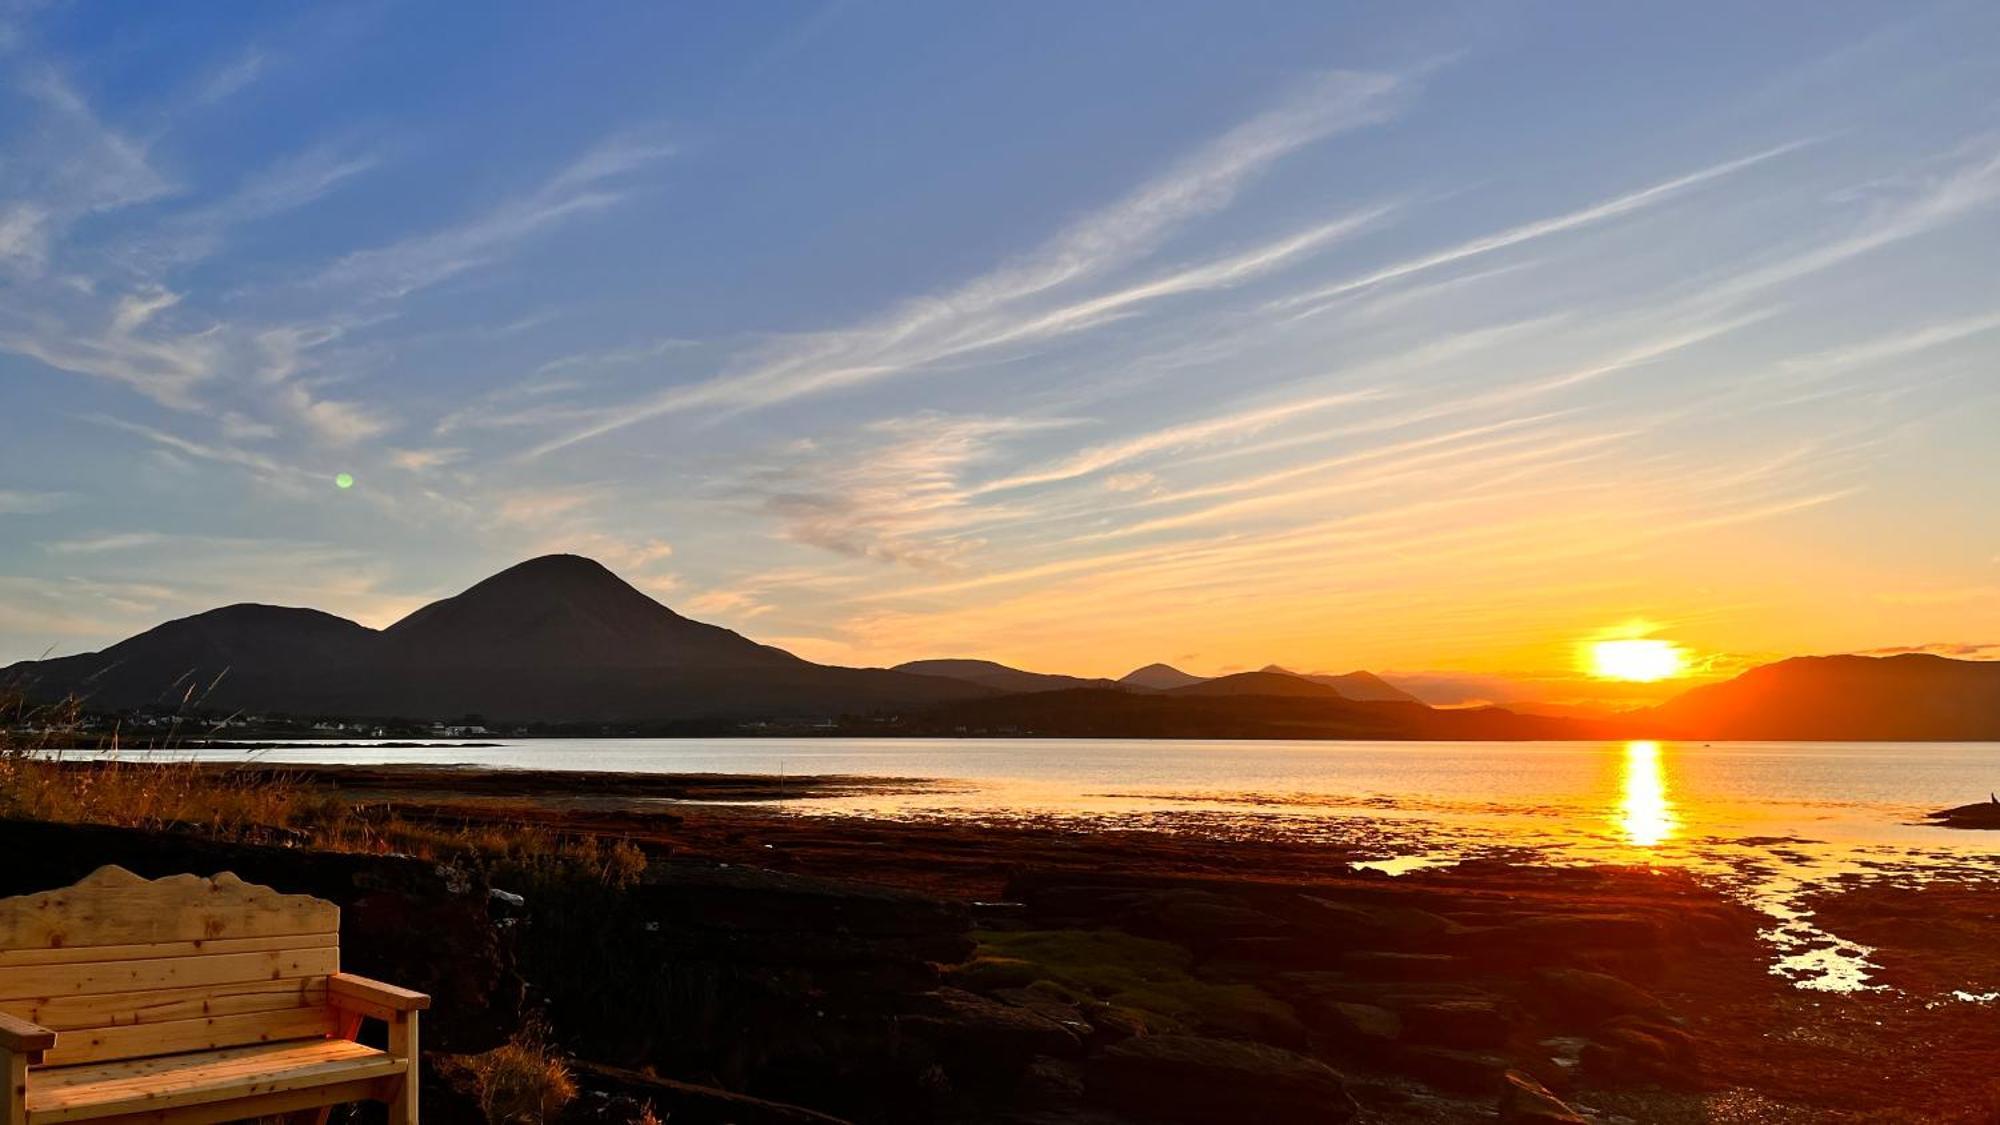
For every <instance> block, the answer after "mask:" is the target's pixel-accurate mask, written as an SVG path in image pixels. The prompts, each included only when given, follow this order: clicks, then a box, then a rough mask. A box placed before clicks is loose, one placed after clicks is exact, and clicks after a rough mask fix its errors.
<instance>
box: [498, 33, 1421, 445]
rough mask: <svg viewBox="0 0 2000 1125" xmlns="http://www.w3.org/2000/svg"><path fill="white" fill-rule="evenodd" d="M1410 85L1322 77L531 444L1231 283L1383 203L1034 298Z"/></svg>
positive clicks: (1083, 275)
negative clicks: (926, 269) (972, 255)
mask: <svg viewBox="0 0 2000 1125" xmlns="http://www.w3.org/2000/svg"><path fill="white" fill-rule="evenodd" d="M1408 85H1409V83H1408V80H1405V79H1399V78H1397V77H1394V76H1391V75H1386V74H1361V73H1351V72H1342V73H1336V74H1331V75H1327V76H1324V77H1322V78H1320V79H1318V80H1317V81H1315V82H1313V83H1311V84H1309V85H1308V86H1307V87H1306V88H1305V89H1304V90H1302V91H1301V92H1299V93H1297V94H1295V95H1294V96H1292V97H1291V98H1289V99H1288V100H1286V101H1285V102H1284V103H1282V104H1281V105H1279V106H1278V107H1277V108H1275V109H1272V110H1270V111H1268V112H1266V113H1263V114H1260V115H1259V116H1257V117H1255V118H1252V119H1251V120H1249V121H1247V122H1245V123H1243V124H1242V125H1239V126H1237V127H1236V128H1234V129H1231V130H1229V131H1228V132H1227V133H1225V134H1223V135H1222V136H1221V137H1219V138H1217V139H1215V140H1213V141H1211V142H1210V143H1208V144H1207V145H1205V146H1203V147H1202V148H1200V149H1199V150H1197V151H1196V152H1195V153H1193V154H1192V155H1190V156H1188V157H1186V158H1184V159H1182V160H1181V161H1179V162H1178V163H1176V164H1175V165H1174V166H1172V167H1171V168H1170V169H1169V170H1168V171H1167V172H1165V173H1164V174H1162V175H1160V176H1157V177H1155V178H1153V179H1152V180H1149V181H1147V182H1146V183H1144V184H1142V185H1140V186H1139V187H1138V188H1137V189H1135V190H1134V191H1132V192H1130V193H1128V194H1127V195H1126V196H1125V197H1123V198H1122V199H1120V200H1118V201H1116V202H1114V203H1112V204H1111V205H1109V206H1107V207H1104V208H1101V209H1099V210H1097V211H1095V212H1093V213H1091V214H1089V215H1087V216H1086V217H1085V218H1083V219H1082V220H1079V221H1078V222H1076V223H1074V224H1072V225H1071V226H1070V227H1069V228H1068V229H1067V230H1065V231H1063V232H1062V233H1060V234H1058V235H1057V236H1055V237H1054V238H1052V239H1051V240H1049V241H1048V242H1047V243H1045V244H1043V245H1042V246H1041V247H1039V248H1038V249H1036V250H1034V251H1032V252H1030V253H1028V254H1027V255H1025V256H1024V257H1022V258H1021V259H1019V260H1017V261H1014V262H1010V263H1008V264H1005V265H1002V266H1000V267H999V268H997V269H995V270H993V271H991V272H989V273H987V274H985V275H983V276H980V277H978V278H975V279H973V280H972V281H970V282H967V283H964V284H962V285H959V286H956V287H954V288H952V289H949V290H946V291H944V292H941V293H938V294H935V295H931V296H926V297H921V298H916V299H913V300H910V301H907V302H905V303H903V304H902V305H901V306H900V307H898V308H896V309H895V310H893V311H891V312H890V313H888V314H886V315H884V316H882V317H880V318H877V319H875V320H872V321H868V322H865V323H863V324H861V325H858V326H856V327H854V328H850V329H846V330H842V331H837V332H827V333H818V334H814V335H811V336H808V337H806V338H805V339H804V340H803V341H801V342H799V343H795V344H790V345H787V346H785V347H783V348H781V349H779V350H777V351H776V352H775V353H772V354H763V355H756V356H753V357H750V358H749V359H748V360H747V361H745V362H744V363H742V364H740V365H739V368H738V369H737V370H734V371H729V372H725V373H724V374H723V375H720V376H718V377H716V378H714V379H711V380H709V381H706V382H701V383H695V384H691V385H686V386H681V387H676V388H673V389H671V390H668V391H664V392H661V393H659V394H656V395H654V396H652V397H650V398H648V399H644V400H641V401H639V402H635V403H629V404H626V405H623V406H619V407H616V408H613V409H609V410H606V411H603V412H601V413H600V415H599V416H598V417H597V418H596V419H595V420H594V421H593V422H591V423H590V424H588V425H585V426H583V427H580V428H577V429H574V430H572V431H570V432H569V433H567V434H564V435H562V436H560V437H557V438H555V439H552V440H550V441H547V442H544V443H542V444H541V445H539V446H537V447H535V448H534V449H533V450H531V451H530V455H531V456H540V455H543V454H547V453H550V452H553V451H555V450H558V449H562V448H565V447H567V446H570V445H574V444H576V443H577V442H581V441H586V440H589V439H592V438H596V437H601V436H603V435H605V434H608V433H611V432H613V431H615V430H619V429H622V428H624V427H626V426H630V425H633V424H634V423H637V422H641V421H644V420H646V419H649V418H656V417H660V416H662V415H665V414H671V413H676V412H679V411H685V410H696V409H743V408H755V407H762V406H770V405H774V404H776V403H780V402H786V401H790V400H792V399H796V398H800V397H803V396H807V395H814V394H820V393H824V392H827V391H831V390H835V389H838V388H845V387H854V386H858V385H862V384H867V383H873V382H877V381H880V380H883V379H888V378H893V377H896V376H899V375H904V374H908V373H910V372H912V371H915V370H919V369H922V368H924V367H926V366H928V365H930V364H935V363H938V362H940V361H943V360H946V359H951V358H953V357H959V356H964V355H967V354H969V353H973V352H977V351H981V350H985V349H989V348H995V347H999V346H1002V345H1009V344H1021V343H1024V342H1027V341H1031V340H1034V339H1038V338H1043V337H1046V336H1049V335H1055V334H1061V333H1065V332H1069V331H1074V330H1076V329H1078V328H1080V327H1083V326H1087V325H1090V324H1093V323H1097V322H1099V321H1100V320H1101V319H1102V318H1103V317H1105V316H1108V315H1111V314H1113V313H1115V312H1117V311H1119V310H1121V309H1124V308H1128V307H1131V306H1134V305H1136V304H1138V303H1140V302H1142V301H1145V300H1150V299H1154V298H1157V297H1163V296H1167V295H1170V294H1173V293H1179V292H1188V291H1192V290H1195V289H1200V288H1211V287H1216V286H1222V285H1229V284H1234V283H1237V282H1240V281H1242V280H1243V279H1245V278H1247V277H1249V276H1252V275H1254V274H1256V273H1259V272H1262V271H1264V270H1268V269H1272V268H1276V267H1277V266H1279V265H1282V264H1284V263H1285V262H1288V261H1291V260H1294V259H1296V258H1297V257H1298V256H1300V255H1302V254H1304V253H1306V252H1308V251H1310V250H1312V249H1314V248H1316V247H1319V246H1322V245H1325V244H1326V243H1328V242H1330V241H1332V240H1334V239H1336V238H1338V237H1340V236H1342V235H1344V234H1347V233H1351V232H1352V231H1354V230H1357V229H1360V227H1362V226H1364V225H1366V223H1367V222H1371V221H1373V220H1374V219H1376V218H1379V217H1380V213H1379V212H1375V211H1371V212H1364V213H1363V214H1362V215H1358V216H1349V217H1346V218H1343V219H1340V220H1335V221H1334V222H1331V223H1327V224H1323V225H1320V226H1317V227H1315V228H1313V229H1311V230H1308V231H1306V232H1302V233H1296V234H1293V235H1288V236H1286V237H1284V238H1282V239H1280V240H1278V241H1277V242H1276V243H1273V244H1272V245H1269V246H1266V247H1262V248H1259V249H1256V250H1252V251H1249V252H1246V253H1242V254H1239V255H1234V256H1231V257H1230V258H1227V259H1222V260H1218V261H1215V262H1211V263H1208V264H1206V265H1204V266H1200V267H1196V268H1194V269H1190V270H1185V271H1181V272H1179V273H1176V274H1174V275H1171V276H1169V277H1166V278H1161V279H1156V280H1155V281H1153V282H1151V283H1147V284H1143V285H1140V286H1137V287H1133V288H1130V289H1126V290H1123V291H1117V292H1111V293H1100V294H1095V295H1089V296H1084V297H1080V298H1077V299H1075V300H1073V301H1071V302H1067V303H1065V304H1063V305H1059V306H1056V307H1049V306H1046V305H1042V304H1038V303H1036V299H1037V298H1040V297H1042V296H1043V295H1045V294H1050V293H1053V292H1054V291H1056V290H1059V289H1061V288H1063V287H1065V286H1069V285H1073V284H1077V283H1080V282H1082V281H1084V280H1086V279H1089V278H1093V277H1097V276H1100V275H1102V274H1104V273H1106V272H1107V271H1109V270H1111V269H1113V268H1114V267H1119V266H1123V265H1126V264H1128V263H1130V262H1132V261H1134V260H1135V259H1137V258H1139V257H1141V256H1143V255H1144V254H1146V253H1148V252H1150V251H1152V250H1153V249H1154V248H1155V247H1156V246H1157V245H1158V244H1159V242H1160V241H1161V240H1162V239H1164V238H1165V237H1167V236H1168V235H1169V234H1170V233H1171V232H1173V231H1174V230H1176V229H1177V228H1179V227H1180V226H1181V225H1182V224H1184V223H1186V222H1187V221H1189V220H1190V219H1193V218H1195V217H1197V216H1201V215H1205V214H1209V213H1211V212H1214V211H1216V210H1218V209H1220V208H1223V207H1225V206H1227V205H1228V204H1229V203H1230V202H1231V201H1232V200H1233V199H1234V198H1235V197H1236V195H1237V193H1238V192H1239V191H1241V190H1242V189H1243V187H1244V186H1245V185H1246V184H1248V183H1249V182H1250V181H1252V180H1253V179H1254V178H1256V177H1257V176H1258V175H1260V174H1261V173H1263V172H1264V171H1266V170H1267V169H1269V168H1270V167H1271V166H1272V165H1274V164H1276V163H1277V162H1278V161H1280V160H1282V159H1283V158H1284V157H1286V156H1288V155H1290V154H1292V153H1294V152H1296V151H1298V150H1299V149H1301V148H1304V147H1305V146H1307V145H1310V144H1312V143H1314V142H1317V141H1320V140H1322V139H1324V138H1326V137H1329V136H1332V135H1334V134H1337V133H1341V132H1345V131H1349V130H1353V129H1359V128H1363V127H1365V126H1368V125H1373V124H1377V123H1380V122H1382V121H1385V120H1387V119H1388V118H1389V117H1391V116H1392V115H1393V114H1394V112H1395V111H1396V108H1397V106H1398V104H1399V102H1400V100H1401V98H1402V96H1403V95H1404V94H1405V93H1406V90H1407V87H1408Z"/></svg>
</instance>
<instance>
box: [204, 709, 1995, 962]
mask: <svg viewBox="0 0 2000 1125" xmlns="http://www.w3.org/2000/svg"><path fill="white" fill-rule="evenodd" d="M176 756H183V757H184V756H189V755H188V754H187V753H186V752H177V753H176ZM196 756H200V757H203V758H212V759H217V760H229V761H241V760H243V759H244V758H245V756H246V755H245V753H244V752H243V751H241V750H228V751H221V750H218V751H208V752H200V753H198V755H196ZM253 756H254V757H256V758H257V759H258V760H260V761H265V762H272V763H284V762H298V763H308V762H349V763H355V764H369V765H375V764H395V763H427V764H463V765H471V766H486V767H496V768H523V769H570V770H588V771H635V772H648V773H652V772H659V773H693V772H714V773H751V774H763V775H781V776H805V775H818V776H825V775H830V774H840V775H858V776H869V777H896V778H911V779H925V778H927V779H933V780H930V781H923V782H915V783H911V784H904V785H897V786H891V787H887V788H885V789H882V790H878V791H866V792H859V793H851V794H849V795H844V796H836V797H829V798H815V799H792V800H785V801H777V802H767V804H771V805H776V806H778V807H782V808H783V809H784V810H786V811H788V812H794V813H800V814H810V815H822V816H841V815H865V816H886V817H893V818H899V819H916V820H923V819H949V820H974V821H979V822H987V823H1032V824H1042V825H1048V826H1052V827H1060V826H1073V827H1093V828H1097V827H1103V828H1121V829H1139V830H1158V831H1185V832H1198V833H1202V834H1204V835H1213V836H1219V837H1224V838H1251V837H1261V838H1272V837H1276V838H1283V839H1291V840H1299V841H1304V842H1321V843H1325V844H1327V845H1328V846H1330V847H1339V848H1342V849H1343V850H1346V851H1349V852H1351V853H1353V854H1354V855H1355V856H1356V858H1357V859H1358V860H1360V861H1362V862H1365V863H1369V864H1370V865H1371V866H1375V867H1377V868H1378V869H1384V870H1391V871H1405V870H1415V869H1418V868H1420V867H1422V866H1430V865H1436V864H1438V863H1443V862H1450V861H1452V860H1454V859H1458V858H1462V857H1466V856H1473V855H1481V854H1488V855H1491V854H1505V855H1514V856H1518V855H1522V854H1531V855H1533V856H1535V857H1537V858H1539V859H1542V860H1544V861H1547V862H1558V863H1578V862H1583V863H1641V864H1656V865H1666V866H1676V867H1684V868H1688V869H1691V870H1695V871H1698V872H1701V873H1704V874H1706V875H1710V876H1715V877H1718V878H1721V879H1724V880H1726V881H1727V882H1728V883H1729V884H1730V885H1731V886H1733V887H1735V888H1737V889H1738V890H1739V891H1740V892H1741V893H1742V894H1744V895H1745V897H1746V898H1747V900H1748V901H1750V902H1752V903H1754V904H1755V905H1756V906H1758V908H1759V909H1761V910H1763V911H1765V912H1766V913H1767V914H1769V915H1770V916H1771V917H1772V923H1773V924H1772V927H1771V928H1770V930H1769V931H1768V932H1767V936H1769V937H1770V938H1771V940H1772V941H1773V942H1774V943H1775V944H1776V945H1777V946H1778V947H1779V951H1780V954H1781V957H1780V960H1779V963H1778V965H1777V966H1776V971H1781V972H1785V973H1787V974H1789V975H1794V976H1795V978H1796V979H1801V980H1802V981H1803V982H1805V983H1808V984H1810V985H1815V986H1821V987H1854V986H1856V985H1859V984H1861V983H1863V981H1864V980H1865V974H1866V968H1867V966H1866V953H1867V951H1866V950H1864V949H1861V948H1860V947H1858V946H1853V945H1851V943H1842V942H1839V941H1838V940H1837V939H1833V938H1831V937H1830V936H1829V935H1825V934H1822V933H1820V932H1819V931H1817V930H1815V929H1813V927H1812V925H1811V920H1810V919H1809V918H1808V917H1806V916H1804V915H1803V914H1802V913H1801V912H1800V910H1799V907H1798V903H1799V902H1800V901H1801V900H1802V899H1803V897H1804V896H1805V895H1806V894H1808V893H1810V892H1811V891H1812V890H1814V889H1816V888H1818V887H1820V886H1823V885H1825V884H1826V882H1827V881H1828V880H1829V879H1830V878H1832V877H1834V876H1836V875H1842V874H1863V875H1870V876H1874V877H1891V878H1911V877H1922V876H1924V875H1926V874H1931V873H1937V872H1941V871H1947V870H1949V871H1956V872H1967V873H1976V874H1981V875H1986V876H1992V877H1996V878H2000V860H1996V858H1995V856H1994V854H1993V852H1994V840H1993V839H1992V838H1990V835H1989V836H1985V837H1982V835H1981V834H1980V833H1975V832H1955V831H1952V830H1948V829H1940V828H1935V827H1930V826H1927V825H1922V824H1919V823H1915V822H1916V821H1917V820H1918V818H1920V816H1921V814H1922V813H1923V812H1925V811H1928V810H1930V809H1935V808H1941V807H1944V806H1948V805H1956V804H1961V803H1963V802H1965V801H1967V800H1971V799H1972V797H1968V796H1967V794H1968V793H1970V794H1972V795H1973V796H1978V795H1980V794H1983V793H1985V792H1986V791H1987V790H1988V789H1989V788H1992V787H1993V784H1994V779H1995V775H1996V774H2000V745H1995V744H1986V743H1917V744H1856V743H1716V744H1698V743H1677V742H1650V741H1642V742H1520V743H1498V742H1472V743H1410V742H1237V741H1205V742H1203V741H1163V740H1135V739H1020V740H1007V739H675V740H640V739H600V740H569V739H545V740H520V741H516V742H510V743H503V744H501V745H498V746H486V747H452V746H433V747H417V748H408V747H397V748H391V747H358V748H357V747H335V746H318V745H311V744H292V745H287V746H285V747H282V748H279V749H275V750H269V751H260V752H257V753H256V754H255V755H253Z"/></svg>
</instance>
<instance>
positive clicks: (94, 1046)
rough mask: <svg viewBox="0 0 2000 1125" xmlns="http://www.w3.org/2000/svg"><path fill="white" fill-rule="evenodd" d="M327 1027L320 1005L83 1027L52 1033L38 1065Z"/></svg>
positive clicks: (266, 1039)
mask: <svg viewBox="0 0 2000 1125" xmlns="http://www.w3.org/2000/svg"><path fill="white" fill-rule="evenodd" d="M333 1032H334V1017H333V1012H332V1011H331V1010H329V1009H326V1008H297V1009H293V1010H291V1011H283V1012H250V1013H246V1014H244V1015H237V1016H208V1017H205V1018H202V1019H193V1020H175V1021H173V1022H171V1023H151V1024H138V1025H135V1026H132V1027H99V1028H89V1029H84V1030H78V1031H65V1032H62V1033H61V1034H60V1035H58V1036H57V1038H56V1045H55V1049H54V1050H52V1051H49V1052H48V1053H47V1054H46V1055H45V1056H44V1066H45V1067H59V1066H71V1065H75V1064H77V1063H87V1062H99V1061H102V1060H106V1059H133V1058H138V1057H141V1056H145V1055H166V1054H176V1053H179V1052H182V1051H213V1050H217V1049H219V1048H223V1047H234V1046H238V1045H242V1044H246V1043H277V1042H283V1041H286V1040H291V1039H307V1038H313V1037H325V1036H328V1035H331V1034H333ZM39 1081H41V1077H40V1072H37V1074H36V1076H35V1077H34V1078H33V1079H32V1080H31V1081H30V1085H31V1086H32V1085H33V1084H34V1083H35V1082H39Z"/></svg>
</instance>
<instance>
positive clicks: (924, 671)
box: [890, 660, 1118, 692]
mask: <svg viewBox="0 0 2000 1125" xmlns="http://www.w3.org/2000/svg"><path fill="white" fill-rule="evenodd" d="M890 671H893V672H909V673H911V674H913V675H918V676H942V677H944V678H945V679H948V680H963V681H965V682H966V683H972V684H980V685H983V686H985V687H990V688H994V689H997V690H999V691H1008V692H1025V691H1064V690H1067V689H1069V688H1115V687H1117V686H1118V684H1117V681H1115V680H1093V679H1085V678H1084V677H1082V676H1062V675H1056V674H1052V673H1048V672H1028V671H1023V670H1022V669H1020V668H1010V667H1008V666H1007V665H1005V664H999V663H996V662H994V661H991V660H912V661H910V662H908V663H906V664H898V665H896V666H895V667H894V668H892V669H890Z"/></svg>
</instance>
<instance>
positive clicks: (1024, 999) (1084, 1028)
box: [992, 981, 1097, 1040]
mask: <svg viewBox="0 0 2000 1125" xmlns="http://www.w3.org/2000/svg"><path fill="white" fill-rule="evenodd" d="M992 996H993V998H994V999H995V1000H999V1001H1002V1002H1004V1003H1007V1004H1012V1005H1014V1006H1015V1007H1017V1008H1024V1009H1026V1010H1028V1011H1030V1012H1033V1013H1035V1014H1036V1015H1038V1016H1041V1017H1042V1018H1044V1019H1046V1020H1049V1021H1051V1022H1053V1023H1055V1024H1056V1025H1058V1026H1060V1027H1061V1028H1062V1029H1063V1030H1065V1031H1067V1032H1069V1033H1070V1034H1071V1035H1074V1036H1076V1037H1077V1039H1079V1040H1087V1039H1090V1038H1091V1037H1092V1036H1094V1035H1096V1034H1097V1029H1096V1028H1095V1027H1093V1026H1092V1025H1091V1022H1090V1018H1089V1016H1087V1015H1085V1014H1084V1011H1083V1007H1082V1005H1080V1004H1078V1003H1076V1002H1075V1001H1072V1000H1070V999H1068V998H1066V997H1064V996H1062V995H1060V994H1059V990H1058V989H1057V988H1056V987H1054V986H1052V985H1050V983H1049V982H1048V981H1040V982H1038V983H1037V984H1033V985H1029V986H1028V987H1027V988H1002V989H998V990H996V991H995V992H993V993H992Z"/></svg>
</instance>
